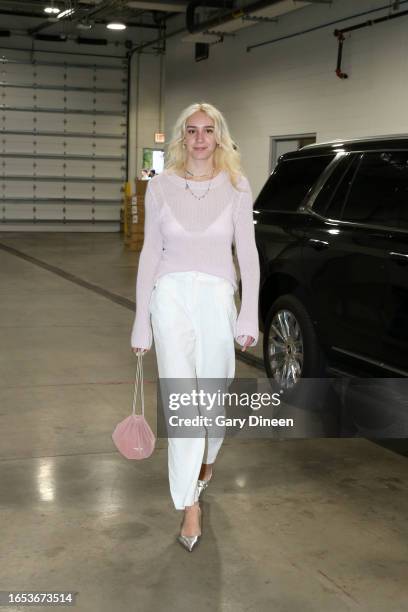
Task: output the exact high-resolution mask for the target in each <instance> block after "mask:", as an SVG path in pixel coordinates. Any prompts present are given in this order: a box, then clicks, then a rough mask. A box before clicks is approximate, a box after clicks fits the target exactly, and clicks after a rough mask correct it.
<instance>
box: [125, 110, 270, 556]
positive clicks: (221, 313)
mask: <svg viewBox="0 0 408 612" xmlns="http://www.w3.org/2000/svg"><path fill="white" fill-rule="evenodd" d="M252 206H253V202H252V194H251V189H250V186H249V183H248V180H247V179H246V178H245V177H244V176H243V175H242V172H241V167H240V155H239V152H238V149H237V146H236V145H235V144H234V142H233V141H232V139H231V136H230V134H229V130H228V126H227V124H226V121H225V119H224V117H223V115H222V114H221V113H220V112H219V111H218V110H217V109H216V108H215V107H214V106H212V105H211V104H206V103H200V104H192V105H191V106H189V107H187V108H186V109H184V110H183V112H182V113H181V114H180V116H179V118H178V120H177V122H176V124H175V127H174V133H173V138H172V140H171V141H170V143H169V146H168V151H167V162H166V165H165V170H164V171H163V172H162V173H161V174H160V175H158V176H156V177H154V178H152V179H151V180H150V182H149V184H148V187H147V191H146V197H145V236H144V243H143V248H142V251H141V253H140V259H139V267H138V274H137V282H136V316H135V320H134V325H133V329H132V339H131V346H132V348H133V350H134V352H136V353H137V354H143V353H145V352H146V351H147V350H149V349H150V347H151V345H152V340H153V338H152V330H151V326H150V315H151V323H152V326H153V335H154V341H155V348H156V356H157V364H158V371H159V377H160V378H161V379H162V378H171V379H183V378H185V379H187V378H190V379H192V378H195V377H197V378H207V379H210V378H223V379H228V380H233V378H234V375H235V349H234V338H235V339H236V340H237V342H238V343H239V344H240V345H241V346H242V349H241V350H242V351H245V350H246V349H247V348H248V347H250V346H255V345H256V343H257V341H258V333H259V332H258V292H259V259H258V253H257V249H256V246H255V236H254V226H253V218H252ZM233 241H234V242H235V249H236V254H237V257H238V263H239V267H240V275H241V282H242V302H241V309H240V313H239V316H238V317H237V311H236V307H235V300H234V293H235V291H236V290H237V288H238V287H237V278H236V272H235V267H234V263H233V258H232V242H233ZM205 441H206V440H205V437H204V436H201V437H197V436H196V437H195V438H175V437H170V436H169V439H168V464H169V482H170V491H171V495H172V499H173V503H174V506H175V508H176V509H177V510H184V517H183V523H182V527H181V531H180V535H179V536H178V540H179V542H180V543H181V544H182V545H183V546H184V547H185V548H186V549H187V550H189V551H191V550H193V547H194V545H195V544H196V543H197V542H198V540H199V538H200V536H201V509H200V506H199V501H198V498H199V496H200V494H201V492H202V491H203V490H204V489H205V488H206V487H207V485H208V482H209V480H210V478H211V476H212V467H213V464H214V461H215V459H216V456H217V453H218V451H219V449H220V447H221V445H222V442H223V438H222V437H216V438H210V437H208V440H207V442H208V449H207V454H206V455H205Z"/></svg>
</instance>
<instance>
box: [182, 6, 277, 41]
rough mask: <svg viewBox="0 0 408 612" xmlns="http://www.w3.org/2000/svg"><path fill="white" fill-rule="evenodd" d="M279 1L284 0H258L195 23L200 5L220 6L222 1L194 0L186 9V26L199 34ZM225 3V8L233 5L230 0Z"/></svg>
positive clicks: (192, 32) (191, 32) (191, 31)
mask: <svg viewBox="0 0 408 612" xmlns="http://www.w3.org/2000/svg"><path fill="white" fill-rule="evenodd" d="M279 2H282V0H258V2H254V3H253V4H249V5H248V6H245V7H242V8H235V9H232V10H228V11H227V12H226V13H225V12H224V13H222V14H221V15H218V16H216V17H213V18H211V19H208V20H207V21H204V22H198V23H195V21H194V14H195V11H196V9H197V8H198V7H200V6H201V7H203V8H204V7H213V6H214V7H218V8H220V2H216V1H215V0H214V1H213V0H209V1H208V2H206V1H205V0H192V2H190V3H189V4H188V6H187V10H186V27H187V30H188V31H189V32H190V34H198V33H201V32H205V31H207V30H212V29H213V28H214V27H218V26H221V25H223V24H224V23H228V22H229V21H233V20H234V19H241V17H245V16H246V15H250V14H251V13H254V12H255V11H259V10H262V9H265V8H268V7H270V6H273V5H274V4H278V3H279ZM223 5H224V6H225V8H227V9H231V8H232V7H233V2H230V1H228V2H225V3H223Z"/></svg>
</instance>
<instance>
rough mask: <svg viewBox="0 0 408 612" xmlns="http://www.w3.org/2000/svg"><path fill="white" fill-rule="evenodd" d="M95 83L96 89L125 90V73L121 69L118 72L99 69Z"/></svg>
mask: <svg viewBox="0 0 408 612" xmlns="http://www.w3.org/2000/svg"><path fill="white" fill-rule="evenodd" d="M94 82H95V87H115V88H123V87H125V86H126V85H125V83H124V72H123V69H121V68H118V69H117V70H107V69H105V68H98V70H97V71H96V73H95V81H94Z"/></svg>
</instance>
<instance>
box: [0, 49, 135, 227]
mask: <svg viewBox="0 0 408 612" xmlns="http://www.w3.org/2000/svg"><path fill="white" fill-rule="evenodd" d="M0 71H1V74H0V85H1V88H0V92H1V104H0V119H1V124H0V133H1V148H0V161H1V177H0V181H1V193H0V202H1V211H0V212H1V215H0V231H4V230H7V229H10V230H15V229H24V230H29V229H32V230H41V231H44V230H58V229H63V230H64V231H67V230H71V231H81V230H82V231H84V230H85V231H117V230H118V229H119V220H120V206H121V187H122V184H123V182H124V180H125V172H126V169H125V163H126V111H127V109H126V100H127V83H126V76H127V71H126V65H125V62H124V60H123V58H118V59H116V58H112V57H110V58H109V59H108V58H104V57H103V56H102V57H96V58H95V56H92V57H90V58H86V57H76V56H72V55H68V54H67V55H65V54H64V55H60V54H59V55H58V57H57V56H55V55H53V54H52V53H46V52H37V53H36V54H35V58H33V56H32V55H31V54H30V53H28V52H21V51H14V50H13V51H2V52H1V57H0Z"/></svg>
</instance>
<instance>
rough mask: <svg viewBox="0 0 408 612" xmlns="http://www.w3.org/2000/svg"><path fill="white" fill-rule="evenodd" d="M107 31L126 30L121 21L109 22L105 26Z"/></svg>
mask: <svg viewBox="0 0 408 612" xmlns="http://www.w3.org/2000/svg"><path fill="white" fill-rule="evenodd" d="M106 27H107V28H108V30H126V26H125V24H124V23H122V22H121V21H111V22H110V23H108V25H107V26H106Z"/></svg>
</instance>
